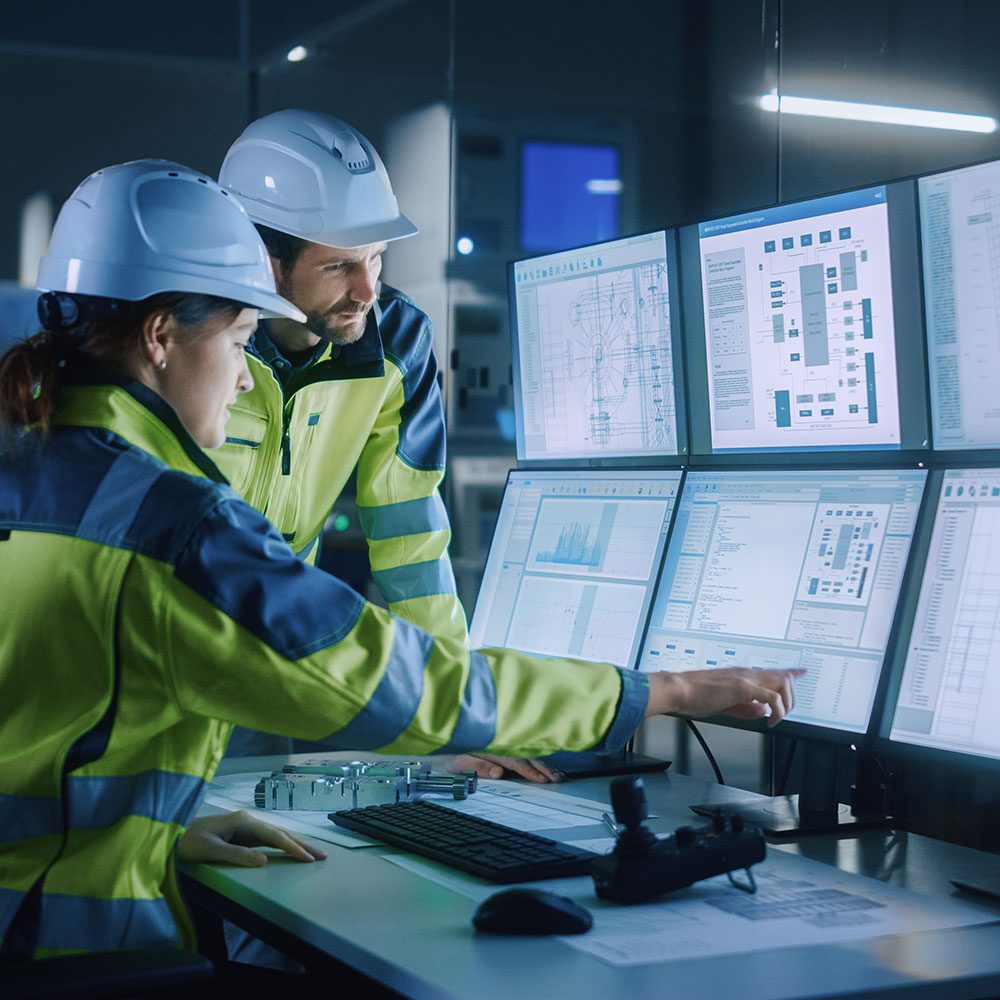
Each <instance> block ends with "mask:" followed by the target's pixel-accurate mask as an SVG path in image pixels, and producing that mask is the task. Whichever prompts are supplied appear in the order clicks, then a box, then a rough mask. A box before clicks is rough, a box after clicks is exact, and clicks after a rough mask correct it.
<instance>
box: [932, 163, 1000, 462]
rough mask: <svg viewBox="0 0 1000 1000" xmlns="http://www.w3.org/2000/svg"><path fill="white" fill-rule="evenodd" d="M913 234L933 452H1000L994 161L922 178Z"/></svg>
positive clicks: (999, 175)
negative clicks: (918, 251) (916, 235)
mask: <svg viewBox="0 0 1000 1000" xmlns="http://www.w3.org/2000/svg"><path fill="white" fill-rule="evenodd" d="M917 187H918V190H919V192H920V234H921V245H922V257H923V270H924V299H925V314H926V322H927V359H928V369H929V372H928V374H929V379H930V397H931V421H932V428H933V441H934V447H935V448H936V449H947V450H954V449H966V448H968V449H978V448H997V447H1000V406H998V405H997V396H998V394H1000V339H998V337H997V328H998V326H1000V270H998V268H1000V264H998V261H997V256H996V255H997V226H998V224H1000V221H998V219H1000V217H998V215H997V208H996V205H997V198H998V197H1000V161H995V162H993V163H980V164H978V165H976V166H971V167H965V168H963V169H961V170H950V171H946V172H944V173H939V174H932V175H931V176H929V177H921V178H919V179H918V181H917Z"/></svg>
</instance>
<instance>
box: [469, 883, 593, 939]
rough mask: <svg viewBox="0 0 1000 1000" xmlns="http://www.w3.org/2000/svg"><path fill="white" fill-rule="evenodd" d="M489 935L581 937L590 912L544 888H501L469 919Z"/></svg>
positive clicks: (477, 928)
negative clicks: (568, 935)
mask: <svg viewBox="0 0 1000 1000" xmlns="http://www.w3.org/2000/svg"><path fill="white" fill-rule="evenodd" d="M472 923H473V925H474V926H475V928H476V930H480V931H486V932H487V933H489V934H582V933H583V932H584V931H589V930H590V928H591V926H592V925H593V923H594V918H593V917H592V916H591V915H590V911H589V910H587V909H585V908H584V907H582V906H580V905H579V903H574V902H573V900H572V899H567V898H566V897H565V896H557V895H556V894H555V893H554V892H546V891H545V890H544V889H523V888H519V889H504V890H502V891H501V892H495V893H493V895H492V896H490V897H489V898H488V899H484V900H483V901H482V902H481V903H480V904H479V906H478V907H477V908H476V912H475V913H474V914H473V916H472Z"/></svg>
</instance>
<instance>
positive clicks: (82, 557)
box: [0, 376, 647, 960]
mask: <svg viewBox="0 0 1000 1000" xmlns="http://www.w3.org/2000/svg"><path fill="white" fill-rule="evenodd" d="M109 383H110V380H109V378H108V377H107V376H99V377H94V378H92V379H91V384H77V385H74V386H67V387H64V388H63V389H62V390H61V391H60V396H59V400H58V407H57V412H56V415H55V426H54V427H53V429H52V431H51V434H50V436H49V438H48V440H47V441H46V440H44V439H42V440H35V435H34V434H28V435H27V436H26V438H25V439H24V441H23V442H22V444H21V446H19V447H17V448H14V449H10V450H8V452H7V453H6V454H0V608H2V609H3V610H2V614H3V628H2V629H0V705H2V706H3V725H2V726H0V960H2V959H3V958H12V957H23V956H33V957H43V956H47V955H52V954H58V953H64V952H72V951H83V950H91V949H105V948H123V947H132V946H145V945H153V944H159V945H163V944H166V945H170V944H184V945H187V946H191V945H192V944H193V935H192V929H191V926H190V922H189V920H188V917H187V915H186V911H185V910H184V907H183V904H182V902H181V899H180V896H179V894H178V891H177V886H176V883H175V880H174V871H173V850H174V846H175V844H176V841H177V839H178V837H179V836H180V834H181V833H182V831H183V829H184V827H185V826H186V824H187V823H188V822H189V820H190V819H191V817H192V816H193V815H194V812H195V810H196V809H197V807H198V803H199V800H200V798H201V795H202V792H203V789H204V787H205V783H206V781H208V780H209V779H210V778H211V775H212V774H213V772H214V769H215V767H216V764H217V763H218V761H219V759H220V758H221V756H222V753H223V750H224V748H225V745H226V741H227V739H228V737H229V732H230V729H231V727H232V725H233V724H240V725H243V726H247V727H251V728H255V729H262V730H267V731H270V732H276V733H281V734H285V735H290V736H301V737H304V738H307V739H320V738H324V739H326V740H327V741H328V742H329V743H330V745H331V746H339V747H343V748H350V749H363V750H374V751H378V752H386V753H393V752H399V753H407V754H425V753H429V752H431V751H438V750H442V749H445V750H448V749H450V750H454V751H462V750H468V749H482V748H486V749H489V750H493V751H497V752H499V753H514V754H522V753H523V754H539V753H545V752H548V751H552V750H556V749H563V748H565V749H584V748H589V747H594V746H598V747H603V746H607V747H615V746H619V745H622V744H623V743H624V741H625V740H626V739H627V737H628V735H629V734H630V733H631V731H632V729H633V728H634V726H635V725H636V724H637V722H638V721H639V719H640V718H641V716H642V714H643V711H644V709H645V704H646V698H647V687H646V686H645V684H644V683H643V678H642V677H641V675H637V674H631V673H620V672H619V671H618V670H616V669H615V668H614V667H611V666H608V665H598V664H592V663H583V662H574V661H570V660H560V659H552V660H545V661H540V660H533V659H531V658H530V657H527V656H524V655H521V654H517V653H511V652H508V651H504V650H487V651H480V652H471V653H470V652H469V651H468V650H467V649H466V648H465V647H464V646H463V645H462V644H461V643H459V642H457V641H454V640H443V641H436V640H435V639H434V638H433V637H432V636H430V635H428V634H427V633H426V632H424V631H422V630H421V629H419V628H417V627H416V626H414V625H412V624H411V623H409V622H407V621H404V620H402V619H400V618H397V617H394V616H393V615H391V614H390V613H389V612H387V611H385V610H383V609H381V608H377V607H375V606H373V605H371V604H367V603H366V602H365V601H364V600H362V598H361V597H359V595H358V594H356V593H355V592H354V591H352V590H351V589H350V588H348V587H347V586H346V585H344V584H343V583H341V582H340V581H339V580H337V579H336V578H335V577H333V576H331V575H329V574H327V573H324V572H322V571H321V570H318V569H316V568H314V567H312V566H310V565H308V564H307V563H306V562H304V561H302V560H300V559H298V558H296V556H295V555H294V553H293V552H292V550H291V548H290V547H289V546H288V544H287V543H286V542H285V541H284V539H282V537H281V535H280V534H279V533H278V532H277V531H276V530H275V529H274V527H273V526H272V525H271V524H270V523H269V522H268V521H267V520H266V519H265V518H264V517H262V516H261V515H260V514H259V513H258V512H257V511H256V510H254V509H253V508H252V507H250V506H249V504H247V503H245V502H244V501H243V500H242V499H241V498H240V497H239V496H238V495H237V494H236V493H235V492H234V491H233V490H232V489H231V488H230V487H229V486H228V485H227V484H226V483H225V481H224V479H223V477H222V476H221V474H220V473H219V472H218V469H217V468H216V467H215V465H214V464H213V463H212V462H211V460H210V459H209V458H208V457H207V456H206V455H205V454H204V453H203V452H202V451H200V450H199V449H198V448H197V447H196V445H195V444H194V442H193V441H192V439H191V438H190V437H189V435H188V434H187V433H186V431H185V430H184V428H183V427H182V426H181V424H180V422H179V420H178V419H177V417H176V415H175V414H174V412H173V410H171V409H170V408H169V407H168V406H167V405H166V404H165V403H164V402H163V401H162V400H161V399H160V398H159V397H158V396H157V395H155V394H154V393H153V392H151V391H150V390H149V389H146V388H145V387H143V386H141V385H139V384H137V383H133V382H120V383H117V384H109Z"/></svg>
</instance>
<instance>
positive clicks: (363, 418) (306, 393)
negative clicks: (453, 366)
mask: <svg viewBox="0 0 1000 1000" xmlns="http://www.w3.org/2000/svg"><path fill="white" fill-rule="evenodd" d="M255 341H256V343H257V347H258V349H257V350H255V351H254V352H253V353H252V354H250V355H248V358H249V362H250V370H251V373H252V374H253V378H254V388H253V389H252V390H251V391H250V392H249V393H245V394H243V395H242V396H241V397H240V398H239V400H238V401H237V402H236V404H235V406H233V407H231V408H230V411H231V413H232V417H231V418H230V420H229V422H228V423H227V425H226V436H227V437H226V443H225V444H224V445H223V446H222V448H220V449H219V450H218V452H216V453H213V455H214V457H215V458H216V460H217V461H218V464H219V467H220V468H221V469H222V471H223V472H224V473H225V474H226V476H227V477H228V479H229V481H230V482H231V483H232V485H233V488H234V489H235V490H236V491H237V492H238V493H239V494H240V495H241V496H243V497H245V498H246V499H247V500H248V501H249V502H250V503H251V504H252V505H253V506H254V507H256V508H257V509H258V510H260V511H261V512H263V513H264V514H266V515H267V517H268V518H269V520H271V521H272V522H273V523H274V525H275V526H276V527H277V528H278V530H279V531H281V533H282V534H283V535H284V537H285V539H286V540H287V541H288V542H289V544H290V545H291V546H292V548H293V549H294V550H295V551H296V552H297V553H299V555H300V556H302V557H303V558H307V559H308V560H309V561H310V562H315V559H316V554H317V551H318V548H319V545H318V538H319V535H320V534H321V532H322V530H323V525H324V523H325V521H326V519H327V517H328V516H329V514H330V511H331V510H332V508H333V505H334V503H335V502H336V501H337V498H338V497H339V496H340V494H341V491H342V490H343V488H344V484H345V483H346V482H347V481H348V479H349V478H350V475H351V473H352V472H353V470H354V468H355V466H357V470H358V478H357V500H358V510H359V515H360V521H361V527H362V530H363V531H364V534H365V537H366V538H367V540H368V554H369V560H370V562H371V568H372V576H373V578H374V580H375V583H376V585H377V586H378V588H379V591H380V592H381V594H382V596H383V597H384V598H385V600H386V603H387V604H388V605H389V609H390V610H391V611H392V612H393V613H394V614H397V615H400V616H401V617H403V618H406V619H407V620H408V621H412V622H413V623H414V624H417V625H419V626H420V627H421V628H424V629H426V630H427V631H429V632H433V633H434V634H435V635H437V636H439V637H441V638H453V639H458V640H460V641H463V642H464V641H466V639H467V626H466V619H465V613H464V611H463V609H462V606H461V604H460V603H459V601H458V597H457V594H456V592H455V578H454V573H453V572H452V567H451V562H450V560H449V558H448V543H449V541H450V540H451V529H450V525H449V523H448V515H447V513H446V511H445V507H444V504H443V502H442V500H441V497H440V494H439V492H438V487H439V485H440V482H441V478H442V476H443V475H444V467H445V428H444V412H443V409H442V406H441V394H440V391H439V388H438V383H437V362H436V361H435V358H434V352H433V344H434V333H433V330H432V329H431V324H430V320H428V318H427V316H426V315H425V314H424V313H422V312H421V311H420V310H419V309H417V308H416V306H414V305H413V303H412V302H411V301H410V300H409V299H408V298H406V296H404V295H403V294H402V293H401V292H398V291H396V290H395V289H391V288H388V287H387V286H383V288H382V293H381V295H380V298H379V303H378V305H377V307H376V308H375V309H373V310H372V312H371V313H370V314H369V318H368V325H367V327H366V329H365V333H364V335H363V336H362V337H361V339H360V340H359V341H357V342H356V343H354V344H350V345H347V346H344V347H337V348H335V347H333V346H332V345H326V347H325V348H323V349H322V351H321V353H320V354H319V356H318V357H317V358H316V359H315V360H314V361H313V362H312V364H310V365H309V366H308V367H307V368H305V369H304V370H302V371H297V372H295V373H294V374H293V375H291V377H289V376H288V375H287V374H285V373H284V372H282V373H280V374H279V373H278V372H276V371H275V368H274V367H272V365H274V364H277V365H287V362H285V361H284V360H283V359H281V358H280V357H278V358H273V357H264V356H262V352H261V351H260V350H259V346H260V343H259V342H260V338H259V336H258V338H255ZM283 382H284V383H285V384H284V385H283Z"/></svg>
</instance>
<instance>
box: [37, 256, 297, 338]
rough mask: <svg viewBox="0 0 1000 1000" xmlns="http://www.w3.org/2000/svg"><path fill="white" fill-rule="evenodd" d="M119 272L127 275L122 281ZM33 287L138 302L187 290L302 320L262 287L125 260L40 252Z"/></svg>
mask: <svg viewBox="0 0 1000 1000" xmlns="http://www.w3.org/2000/svg"><path fill="white" fill-rule="evenodd" d="M123 276H124V277H125V278H126V279H127V280H124V281H123ZM124 287H127V288H128V289H129V292H128V294H127V295H125V294H122V290H123V288H124ZM38 288H39V289H40V290H41V291H48V292H69V293H70V294H80V295H96V296H101V297H104V298H109V299H125V300H126V301H129V302H141V301H142V300H143V299H147V298H149V296H151V295H158V294H160V293H161V292H189V293H191V294H195V295H212V296H214V297H215V298H223V299H229V300H230V301H232V302H239V303H241V304H242V305H244V306H246V307H247V308H249V309H260V310H261V313H262V315H263V317H264V318H267V319H271V318H277V319H292V320H295V322H296V323H305V320H306V316H305V313H304V312H302V310H301V309H299V308H298V307H297V306H295V305H293V304H292V303H291V302H289V301H288V300H287V299H285V298H282V296H280V295H278V294H277V293H275V292H271V291H268V290H267V289H266V288H253V287H251V286H249V285H246V284H243V283H240V282H235V281H225V280H220V279H218V278H211V277H206V276H201V275H195V274H187V273H184V272H183V271H172V270H167V269H154V268H148V267H144V268H132V267H129V266H128V265H124V264H116V265H115V267H114V269H109V268H107V267H106V266H105V265H104V264H103V262H100V261H85V260H81V259H80V258H78V257H71V258H65V257H63V258H60V257H49V256H45V257H43V258H42V261H41V263H40V265H39V270H38Z"/></svg>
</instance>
